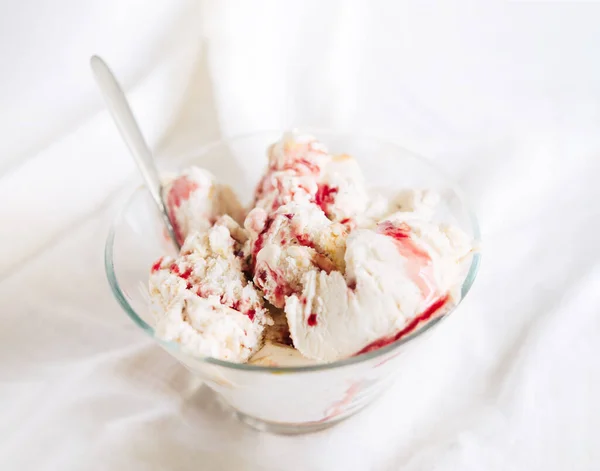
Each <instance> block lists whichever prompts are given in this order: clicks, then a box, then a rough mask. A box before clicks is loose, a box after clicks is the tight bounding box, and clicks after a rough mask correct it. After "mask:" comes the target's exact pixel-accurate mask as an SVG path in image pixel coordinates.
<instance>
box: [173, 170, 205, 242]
mask: <svg viewBox="0 0 600 471" xmlns="http://www.w3.org/2000/svg"><path fill="white" fill-rule="evenodd" d="M198 188H199V186H198V183H196V182H195V181H193V180H190V179H189V178H187V177H186V176H181V177H178V178H176V179H175V180H174V181H173V183H172V184H171V188H170V189H169V192H168V194H167V198H166V200H167V201H166V203H167V212H168V213H169V219H170V220H171V225H172V226H173V231H174V232H175V237H176V238H177V242H178V243H179V245H183V242H184V240H185V234H183V232H182V230H181V226H180V225H179V223H178V222H177V217H176V211H177V209H178V208H179V207H180V206H181V204H182V203H183V202H184V201H187V200H189V199H190V196H191V194H192V193H193V192H194V191H195V190H197V189H198Z"/></svg>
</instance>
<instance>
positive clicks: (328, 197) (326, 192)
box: [315, 183, 338, 214]
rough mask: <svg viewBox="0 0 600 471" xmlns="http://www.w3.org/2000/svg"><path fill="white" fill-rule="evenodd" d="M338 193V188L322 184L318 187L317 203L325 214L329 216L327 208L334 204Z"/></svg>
mask: <svg viewBox="0 0 600 471" xmlns="http://www.w3.org/2000/svg"><path fill="white" fill-rule="evenodd" d="M337 192H338V189H337V188H332V187H330V186H329V185H324V184H322V183H319V185H317V192H316V193H315V203H316V204H317V206H319V207H320V208H321V209H322V210H323V212H324V213H325V214H327V207H328V206H329V205H330V204H333V202H334V200H335V195H336V193H337Z"/></svg>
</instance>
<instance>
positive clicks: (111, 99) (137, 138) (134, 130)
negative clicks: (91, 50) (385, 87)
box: [90, 56, 179, 248]
mask: <svg viewBox="0 0 600 471" xmlns="http://www.w3.org/2000/svg"><path fill="white" fill-rule="evenodd" d="M90 65H91V67H92V71H93V73H94V76H95V77H96V81H97V82H98V85H99V87H100V90H101V91H102V94H103V96H104V100H105V102H106V106H107V108H108V110H109V111H110V114H111V115H112V117H113V119H114V121H115V123H116V125H117V128H118V129H119V132H120V133H121V137H122V138H123V140H124V141H125V143H126V144H127V146H128V147H129V150H130V151H131V154H132V155H133V157H134V159H135V162H136V164H137V166H138V169H139V171H140V173H141V174H142V177H143V178H144V181H145V182H146V186H147V187H148V190H150V194H151V195H152V198H153V199H154V201H155V203H156V204H157V205H158V207H159V209H160V212H161V214H162V216H163V219H164V222H165V225H166V226H167V230H168V231H169V235H170V236H171V239H172V240H173V242H174V243H175V245H176V247H177V248H179V244H178V242H177V238H176V237H175V232H174V231H173V226H172V224H171V221H170V220H169V216H168V215H167V211H166V208H165V205H164V202H163V200H162V196H161V188H162V187H161V183H160V178H159V176H158V171H157V170H156V165H155V164H154V158H153V156H152V152H151V151H150V149H149V148H148V144H146V140H145V139H144V136H143V135H142V132H141V130H140V128H139V126H138V124H137V121H136V119H135V117H134V116H133V112H132V111H131V108H130V107H129V103H128V102H127V98H126V97H125V94H124V93H123V89H122V88H121V86H120V85H119V83H118V82H117V79H116V78H115V76H114V75H113V73H112V72H111V70H110V68H109V67H108V65H106V63H105V62H104V61H103V60H102V59H101V58H100V57H98V56H92V58H91V59H90Z"/></svg>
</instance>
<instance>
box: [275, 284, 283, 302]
mask: <svg viewBox="0 0 600 471" xmlns="http://www.w3.org/2000/svg"><path fill="white" fill-rule="evenodd" d="M284 295H285V288H284V287H283V285H277V286H275V291H274V292H273V296H275V299H280V298H283V296H284Z"/></svg>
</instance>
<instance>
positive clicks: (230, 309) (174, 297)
mask: <svg viewBox="0 0 600 471" xmlns="http://www.w3.org/2000/svg"><path fill="white" fill-rule="evenodd" d="M245 238H246V235H245V231H244V230H243V229H242V228H241V227H239V225H238V224H237V223H236V222H235V221H233V219H231V218H230V217H229V216H222V217H221V218H220V219H218V220H217V221H216V222H215V224H214V225H213V226H212V227H210V228H209V229H208V230H206V231H202V232H194V233H192V234H190V235H189V236H188V238H187V239H186V240H185V243H184V245H183V246H182V248H181V252H180V254H179V256H178V257H177V258H175V259H173V258H171V257H163V258H161V259H159V260H158V261H157V262H156V263H155V264H154V266H153V267H152V273H151V275H150V297H151V299H152V307H153V310H154V313H155V316H156V326H155V331H156V335H157V336H159V337H160V338H162V339H163V340H167V341H172V342H177V343H179V344H180V345H181V346H182V348H183V349H184V350H185V351H186V352H187V353H189V354H192V355H196V356H211V357H214V358H219V359H222V360H229V361H233V362H244V361H246V360H248V359H249V358H250V356H251V355H252V354H253V353H255V352H257V351H258V350H259V348H260V347H261V346H262V334H263V330H264V328H265V326H266V325H267V324H269V323H270V322H271V319H270V316H269V314H268V312H267V310H266V309H265V307H264V303H263V298H262V295H261V294H260V293H259V291H258V290H257V289H256V288H255V287H254V285H253V283H252V281H249V280H248V279H247V278H246V276H245V275H244V273H243V269H244V252H243V243H244V242H245Z"/></svg>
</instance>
